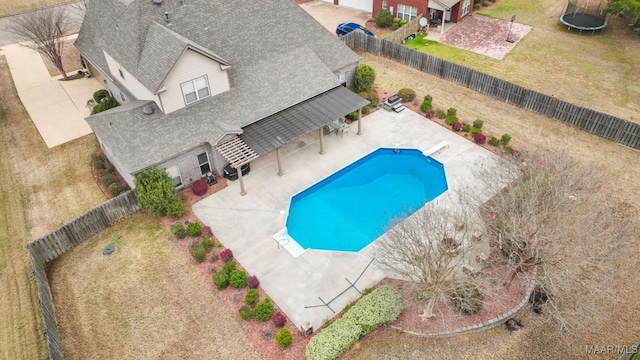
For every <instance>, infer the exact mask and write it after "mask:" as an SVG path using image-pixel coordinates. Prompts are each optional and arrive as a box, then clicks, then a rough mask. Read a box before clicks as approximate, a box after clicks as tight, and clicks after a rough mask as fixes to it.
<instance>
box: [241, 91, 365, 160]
mask: <svg viewBox="0 0 640 360" xmlns="http://www.w3.org/2000/svg"><path fill="white" fill-rule="evenodd" d="M368 103H369V102H368V101H367V100H365V99H363V98H361V97H360V96H358V95H356V94H354V93H352V92H351V91H349V90H347V89H346V88H344V87H342V86H338V87H336V88H335V89H332V90H329V91H327V92H325V93H322V94H320V95H318V96H315V97H313V98H311V99H308V100H305V101H303V102H301V103H299V104H297V105H295V106H292V107H290V108H288V109H285V110H283V111H280V112H278V113H276V114H273V115H271V116H269V117H267V118H264V119H262V120H260V121H258V122H255V123H253V124H251V125H249V126H247V127H245V128H244V129H243V133H242V135H240V139H242V141H244V142H245V143H246V144H247V145H249V147H250V148H252V149H253V150H254V151H256V152H257V153H258V154H259V155H263V154H266V153H268V152H270V151H273V150H275V149H276V148H279V147H280V146H282V145H284V144H287V143H289V142H290V141H292V140H294V139H297V138H299V137H300V136H302V135H305V134H308V133H309V132H311V131H313V130H315V129H318V128H320V127H322V126H324V125H327V124H329V123H331V122H332V121H335V120H336V119H338V118H339V117H341V116H344V115H346V114H348V113H351V112H353V111H356V110H358V109H359V108H361V107H363V106H365V105H367V104H368Z"/></svg>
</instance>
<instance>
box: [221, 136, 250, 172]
mask: <svg viewBox="0 0 640 360" xmlns="http://www.w3.org/2000/svg"><path fill="white" fill-rule="evenodd" d="M216 150H218V151H219V152H220V154H221V155H222V156H223V157H224V158H225V159H226V160H227V161H228V162H229V164H230V165H231V167H233V168H238V167H240V166H242V165H244V164H247V163H249V162H250V161H251V160H254V159H256V158H258V154H256V152H255V151H253V150H251V148H249V147H248V146H247V144H245V143H244V142H243V141H242V140H240V138H238V137H235V138H233V139H231V140H230V141H227V142H226V143H224V144H221V145H218V146H216Z"/></svg>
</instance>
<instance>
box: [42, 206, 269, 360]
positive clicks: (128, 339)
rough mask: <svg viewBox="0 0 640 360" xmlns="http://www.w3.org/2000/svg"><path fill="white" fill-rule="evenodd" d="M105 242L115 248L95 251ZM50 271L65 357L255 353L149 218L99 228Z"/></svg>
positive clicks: (194, 270) (250, 355) (253, 355)
mask: <svg viewBox="0 0 640 360" xmlns="http://www.w3.org/2000/svg"><path fill="white" fill-rule="evenodd" d="M110 244H111V245H114V246H115V248H116V250H115V252H114V253H113V254H111V255H110V256H104V255H102V252H101V251H102V249H103V248H104V247H105V246H107V245H110ZM49 276H50V282H51V283H52V293H53V300H54V303H55V304H56V313H57V316H58V318H57V320H58V324H59V329H60V336H61V337H62V340H63V345H64V351H65V356H66V358H67V359H83V360H84V359H134V358H137V359H159V358H162V359H259V356H258V355H257V352H256V351H255V349H254V348H253V346H252V345H251V343H249V341H248V340H247V338H246V337H245V335H244V332H243V330H242V328H241V326H240V324H239V323H238V322H237V320H236V319H235V314H234V313H231V312H229V311H228V309H227V307H226V306H225V305H224V304H223V303H222V300H220V298H218V297H217V296H216V295H215V293H214V289H213V287H212V285H210V284H208V283H207V281H206V279H205V278H204V277H203V276H202V274H201V273H200V270H199V269H198V268H196V267H195V266H193V265H191V263H190V262H189V261H188V260H187V258H186V257H185V256H184V255H182V254H181V253H180V252H179V251H176V248H175V246H174V245H173V244H172V243H171V242H170V241H168V237H167V233H166V231H165V229H164V228H163V227H162V226H161V224H160V223H159V222H158V221H157V219H155V218H151V217H145V216H144V215H134V216H132V217H130V218H128V219H126V220H123V221H122V222H120V223H118V224H116V225H115V226H113V227H111V228H109V229H107V230H105V231H103V232H101V233H99V234H98V235H96V236H95V237H93V238H92V239H90V240H87V241H86V242H84V243H83V244H81V245H80V246H78V247H76V248H75V249H74V250H73V251H72V252H69V253H67V254H64V255H63V256H61V257H60V258H58V259H57V260H56V261H55V262H54V263H53V266H52V267H51V269H50V271H49ZM116 329H117V330H116Z"/></svg>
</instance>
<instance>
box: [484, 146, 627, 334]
mask: <svg viewBox="0 0 640 360" xmlns="http://www.w3.org/2000/svg"><path fill="white" fill-rule="evenodd" d="M522 154H523V155H522V156H521V157H520V158H519V159H518V160H516V161H515V166H511V167H504V168H503V169H502V171H504V173H503V174H502V176H504V177H507V178H513V179H516V180H515V181H514V182H513V183H512V184H510V185H509V186H507V187H506V188H504V189H498V188H494V191H495V192H496V193H497V195H495V196H494V197H493V198H492V199H491V200H490V201H489V202H488V203H487V204H486V206H485V210H486V211H485V212H484V215H485V216H484V218H485V220H486V221H485V223H486V226H487V231H488V233H489V235H490V239H491V240H492V246H493V248H494V249H495V250H496V251H495V252H494V254H497V255H498V260H502V261H504V262H505V263H506V264H507V266H508V267H509V268H510V269H511V271H512V277H513V276H516V274H519V275H524V276H527V277H529V278H532V279H534V280H535V281H536V282H537V283H538V284H539V285H540V286H541V289H542V291H544V292H545V293H547V294H548V297H544V300H546V304H547V306H545V309H546V310H545V316H546V318H547V319H548V320H553V321H555V322H556V323H557V325H558V326H559V328H560V329H563V330H566V329H570V328H571V327H573V326H574V325H575V324H576V323H577V321H576V320H577V319H578V318H579V317H582V316H592V315H593V313H594V311H595V310H596V304H597V303H598V302H600V303H602V302H603V301H614V300H615V297H614V296H613V293H612V291H608V289H611V276H610V274H612V269H613V267H615V256H617V255H619V254H618V247H617V246H616V243H619V242H621V241H626V240H627V239H631V238H632V234H633V232H632V228H631V224H630V223H629V222H628V221H627V220H625V219H624V216H621V211H623V208H622V207H621V206H620V205H619V204H618V203H617V202H616V201H615V200H613V199H611V198H602V197H601V196H600V194H601V192H600V189H601V187H602V185H603V184H604V182H605V181H606V173H605V172H604V171H603V170H602V169H601V168H600V167H599V166H597V165H596V164H582V163H580V162H579V161H577V160H576V159H574V158H573V157H571V156H570V155H568V152H567V151H565V150H563V149H553V148H549V147H547V148H537V149H532V150H530V151H527V152H523V153H522ZM491 175H492V176H495V173H492V174H491ZM477 178H479V179H488V174H482V173H479V174H478V175H477ZM486 185H487V187H491V184H490V182H487V184H486ZM534 269H535V271H533V270H534Z"/></svg>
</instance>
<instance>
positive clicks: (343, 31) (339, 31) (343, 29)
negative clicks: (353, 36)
mask: <svg viewBox="0 0 640 360" xmlns="http://www.w3.org/2000/svg"><path fill="white" fill-rule="evenodd" d="M352 31H359V32H361V33H365V34H367V35H369V36H373V37H375V35H373V33H372V32H371V31H369V30H367V28H365V27H364V26H362V25H360V24H356V23H342V24H340V25H338V27H336V35H338V36H342V35H347V34H348V33H350V32H352Z"/></svg>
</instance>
